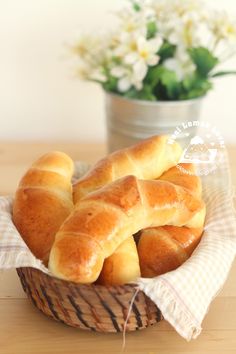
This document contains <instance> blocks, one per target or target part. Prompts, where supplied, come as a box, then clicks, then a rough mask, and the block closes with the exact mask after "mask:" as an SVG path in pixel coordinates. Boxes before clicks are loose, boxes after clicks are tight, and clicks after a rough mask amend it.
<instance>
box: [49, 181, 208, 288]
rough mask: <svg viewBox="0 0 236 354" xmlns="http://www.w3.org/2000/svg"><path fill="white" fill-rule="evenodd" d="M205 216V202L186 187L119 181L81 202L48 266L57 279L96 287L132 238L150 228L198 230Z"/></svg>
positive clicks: (63, 228) (58, 239) (62, 231)
mask: <svg viewBox="0 0 236 354" xmlns="http://www.w3.org/2000/svg"><path fill="white" fill-rule="evenodd" d="M204 216H205V204H204V203H203V202H202V201H199V200H198V199H196V198H194V197H193V196H192V195H191V194H190V193H189V192H188V191H186V190H185V189H184V188H182V187H179V186H176V185H174V184H172V183H169V182H165V181H147V180H138V179H137V178H136V177H134V176H127V177H124V178H121V179H119V180H117V181H115V182H113V183H110V184H109V185H107V186H104V187H103V188H101V189H99V190H98V191H96V192H94V193H91V194H89V195H88V196H87V197H85V198H83V199H82V200H80V202H79V203H77V205H76V206H75V209H74V211H73V212H72V213H71V215H70V217H69V218H68V219H67V220H66V221H65V223H64V224H63V225H62V226H61V228H60V230H59V231H58V233H57V235H56V239H55V242H54V244H53V247H52V249H51V253H50V259H49V268H50V270H51V271H52V273H53V274H54V275H56V276H57V277H59V278H62V279H66V280H71V281H74V282H78V283H92V282H94V281H95V280H97V278H98V276H99V274H100V272H101V269H102V266H103V262H104V259H105V258H107V257H109V256H110V255H111V254H112V253H113V252H114V251H115V250H116V249H117V247H118V246H119V245H120V244H121V243H122V242H123V241H125V240H126V239H127V238H128V237H130V235H132V234H134V233H136V232H137V231H139V230H141V229H144V228H147V227H149V226H162V225H175V226H182V225H186V226H189V227H199V225H202V222H203V220H202V219H203V218H204Z"/></svg>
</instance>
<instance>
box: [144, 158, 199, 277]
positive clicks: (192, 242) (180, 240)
mask: <svg viewBox="0 0 236 354" xmlns="http://www.w3.org/2000/svg"><path fill="white" fill-rule="evenodd" d="M194 173H195V168H194V165H192V164H180V165H179V166H174V167H172V168H170V169H169V170H168V171H167V172H165V173H163V175H162V176H161V177H160V180H162V181H168V182H171V183H173V184H175V185H178V186H181V187H183V189H184V190H185V192H186V193H185V194H184V193H183V194H182V196H181V198H183V200H184V201H185V203H186V205H187V207H188V209H189V210H194V209H195V207H196V205H195V203H196V201H199V200H200V199H201V194H202V185H201V180H200V178H199V177H198V176H196V175H195V174H194ZM191 196H195V197H196V198H197V199H196V198H194V199H192V198H191ZM201 214H202V215H201V216H200V214H198V216H197V219H198V221H200V222H199V223H198V225H196V223H195V222H196V220H195V217H193V219H192V221H193V224H191V221H190V220H189V221H188V226H189V227H184V226H182V227H178V226H163V227H153V228H147V229H145V230H143V231H142V232H141V235H140V238H139V242H138V254H139V260H140V268H141V274H142V276H143V277H154V276H157V275H160V274H163V273H166V272H169V271H171V270H174V269H176V268H177V267H179V266H180V265H181V264H182V263H183V262H185V261H186V260H187V259H188V258H189V257H190V255H191V254H192V252H193V251H194V249H195V248H196V246H197V245H198V243H199V242H200V239H201V235H202V232H203V225H204V220H205V209H202V212H201ZM163 225H164V224H163ZM183 225H185V223H183Z"/></svg>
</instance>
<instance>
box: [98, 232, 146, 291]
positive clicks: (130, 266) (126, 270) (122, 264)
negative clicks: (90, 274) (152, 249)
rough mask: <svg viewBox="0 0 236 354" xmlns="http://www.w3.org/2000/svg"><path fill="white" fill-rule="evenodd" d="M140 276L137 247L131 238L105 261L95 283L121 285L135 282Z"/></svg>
mask: <svg viewBox="0 0 236 354" xmlns="http://www.w3.org/2000/svg"><path fill="white" fill-rule="evenodd" d="M140 275H141V274H140V266H139V258H138V252H137V246H136V243H135V241H134V238H133V236H131V237H128V238H127V239H126V240H125V241H123V242H122V243H121V245H120V246H119V247H117V249H116V250H115V252H114V253H113V254H112V255H111V256H110V257H108V258H106V259H105V262H104V264H103V268H102V271H101V273H100V276H99V278H98V281H97V282H98V283H99V284H102V285H122V284H126V283H130V282H133V281H135V280H136V279H137V278H138V277H140Z"/></svg>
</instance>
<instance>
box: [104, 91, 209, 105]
mask: <svg viewBox="0 0 236 354" xmlns="http://www.w3.org/2000/svg"><path fill="white" fill-rule="evenodd" d="M104 92H105V95H106V96H111V97H114V98H115V99H118V100H122V101H127V102H130V103H132V102H133V103H136V104H138V105H141V106H147V105H149V106H158V105H162V106H163V105H166V106H176V105H178V106H181V105H186V104H189V105H191V104H193V103H197V102H199V101H202V100H203V99H204V98H205V97H206V95H204V96H201V97H197V98H192V99H189V100H175V101H147V100H138V99H131V98H127V97H124V96H121V95H119V94H117V93H113V92H109V91H105V90H104Z"/></svg>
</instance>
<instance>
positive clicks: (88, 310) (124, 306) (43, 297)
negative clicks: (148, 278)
mask: <svg viewBox="0 0 236 354" xmlns="http://www.w3.org/2000/svg"><path fill="white" fill-rule="evenodd" d="M17 273H18V275H19V277H20V280H21V283H22V286H23V289H24V291H25V292H26V294H27V296H28V297H29V298H30V300H31V301H32V302H33V304H34V305H35V306H36V307H37V308H38V309H39V310H40V311H42V312H43V313H44V314H46V315H47V316H49V317H51V318H53V319H55V320H57V321H60V322H62V323H65V324H67V325H69V326H72V327H77V328H81V329H86V330H91V331H97V332H121V331H123V328H124V324H125V321H126V318H127V314H128V310H129V306H130V302H131V300H132V298H133V296H134V293H135V290H136V287H135V285H122V286H111V287H105V286H102V285H81V284H75V283H71V282H67V281H64V280H61V279H56V278H53V277H50V276H48V275H47V274H45V273H43V272H41V271H39V270H37V269H34V268H30V267H26V268H18V269H17ZM161 320H162V315H161V312H160V310H159V309H158V308H157V307H156V305H155V304H154V303H153V302H152V301H151V300H150V299H149V298H148V297H147V296H146V295H145V294H144V293H143V292H142V291H139V292H138V294H137V295H136V297H135V300H134V303H133V306H132V310H131V313H130V316H129V320H128V323H127V327H126V330H127V331H134V330H138V329H142V328H145V327H148V326H150V325H152V324H154V323H156V322H159V321H161Z"/></svg>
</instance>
